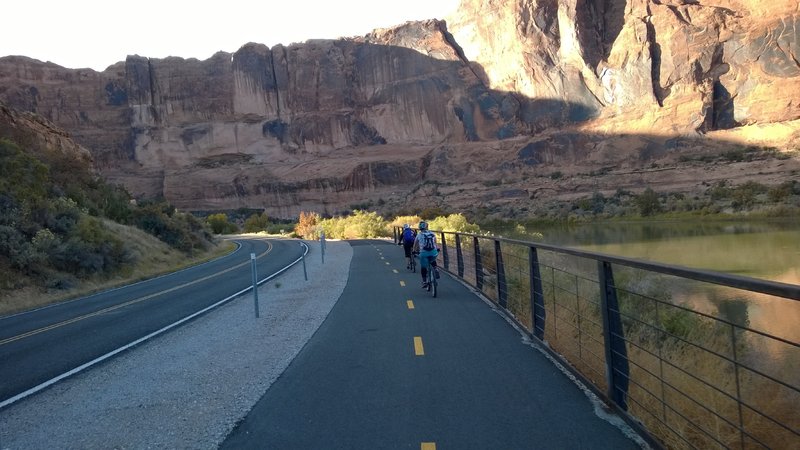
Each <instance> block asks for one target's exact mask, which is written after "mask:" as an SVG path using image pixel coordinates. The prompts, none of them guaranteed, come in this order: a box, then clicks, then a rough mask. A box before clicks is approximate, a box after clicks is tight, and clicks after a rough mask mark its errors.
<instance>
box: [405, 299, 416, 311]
mask: <svg viewBox="0 0 800 450" xmlns="http://www.w3.org/2000/svg"><path fill="white" fill-rule="evenodd" d="M406 306H408V309H414V302H413V301H411V300H406Z"/></svg>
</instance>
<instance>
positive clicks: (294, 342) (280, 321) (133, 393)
mask: <svg viewBox="0 0 800 450" xmlns="http://www.w3.org/2000/svg"><path fill="white" fill-rule="evenodd" d="M306 243H307V244H308V245H309V246H310V247H311V252H310V253H309V255H307V257H306V270H307V272H308V281H305V279H304V275H303V267H302V264H296V265H295V266H293V267H292V268H291V269H289V270H288V271H286V272H284V273H283V274H281V275H280V276H278V277H277V278H275V279H274V280H271V281H270V282H268V283H265V284H263V285H261V286H260V287H259V290H258V297H259V315H260V316H261V317H260V318H259V319H256V318H255V315H254V309H253V295H252V293H250V294H244V295H242V296H240V297H238V298H236V299H234V300H232V301H231V302H229V303H227V304H225V305H223V306H221V307H219V308H217V309H216V310H214V311H210V312H209V313H207V314H205V315H203V316H201V317H198V318H197V319H195V320H193V321H191V322H189V323H188V324H185V325H184V326H181V327H179V328H177V329H175V330H173V331H171V332H168V333H166V334H165V335H162V336H158V337H156V338H154V339H151V340H149V341H147V342H145V343H142V344H141V345H139V346H137V347H135V348H133V349H130V350H128V351H126V352H124V353H122V354H120V355H119V356H117V357H116V358H113V359H112V360H110V361H108V362H105V363H102V364H100V365H98V366H96V367H93V368H91V369H89V370H86V371H84V372H81V373H79V374H77V375H75V376H73V377H70V378H67V379H66V380H63V381H61V382H59V383H57V384H55V385H54V386H52V387H50V388H48V389H46V390H44V391H42V392H40V393H38V394H36V395H33V396H32V397H29V398H26V399H24V400H21V401H20V402H18V403H15V404H13V405H10V406H9V407H7V408H4V409H3V410H0V449H3V450H16V449H39V448H45V447H47V448H82V449H94V448H98V449H99V448H103V449H106V448H197V449H201V448H209V449H213V448H217V447H218V445H219V444H220V443H221V442H222V441H223V440H224V439H225V437H226V436H227V435H228V433H229V432H230V431H231V430H232V429H233V427H234V426H235V425H236V423H237V422H238V421H240V420H241V419H242V418H243V417H244V416H245V415H246V414H247V413H248V412H249V411H250V409H251V408H252V407H253V405H255V403H256V402H257V401H258V400H259V399H260V398H261V397H262V396H263V394H264V393H265V392H266V391H267V389H269V387H270V386H271V385H272V383H273V382H274V381H275V380H276V379H277V378H278V377H279V376H280V375H281V373H283V371H284V370H285V369H286V367H287V366H288V365H289V364H290V363H291V361H292V360H293V359H294V357H295V356H296V355H297V354H298V353H299V352H300V350H301V349H302V348H303V346H304V345H305V344H306V342H308V340H309V339H310V338H311V336H312V335H313V334H314V332H316V330H317V328H319V326H320V325H321V324H322V322H323V321H324V320H325V318H326V317H327V316H328V313H329V312H330V311H331V309H332V308H333V306H334V304H335V303H336V301H337V300H338V299H339V297H340V295H341V293H342V291H343V290H344V287H345V285H346V284H347V279H348V274H349V269H350V261H351V259H352V255H353V250H352V247H350V244H348V243H347V242H343V241H327V242H326V246H325V263H324V265H323V264H322V262H321V258H320V248H319V243H318V242H314V241H306Z"/></svg>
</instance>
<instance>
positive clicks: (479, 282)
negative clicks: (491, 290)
mask: <svg viewBox="0 0 800 450" xmlns="http://www.w3.org/2000/svg"><path fill="white" fill-rule="evenodd" d="M472 244H473V245H474V247H475V287H477V288H478V290H479V291H481V290H483V260H481V245H480V244H479V243H478V236H473V237H472Z"/></svg>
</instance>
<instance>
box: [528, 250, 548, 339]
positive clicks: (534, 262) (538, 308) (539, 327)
mask: <svg viewBox="0 0 800 450" xmlns="http://www.w3.org/2000/svg"><path fill="white" fill-rule="evenodd" d="M528 250H529V251H528V265H529V267H530V286H531V319H532V322H533V335H534V336H535V337H536V338H538V339H539V340H541V341H543V340H544V324H545V317H546V314H547V313H546V311H545V309H544V290H543V289H542V274H541V272H540V271H539V254H538V252H537V251H536V247H528Z"/></svg>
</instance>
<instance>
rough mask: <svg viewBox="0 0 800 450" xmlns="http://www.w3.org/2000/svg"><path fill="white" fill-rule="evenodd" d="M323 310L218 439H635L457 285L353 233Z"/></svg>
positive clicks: (443, 442)
mask: <svg viewBox="0 0 800 450" xmlns="http://www.w3.org/2000/svg"><path fill="white" fill-rule="evenodd" d="M352 245H353V246H354V253H353V260H352V264H351V266H350V274H349V280H348V283H347V286H346V287H345V289H344V292H343V294H342V296H341V297H340V299H339V301H338V302H337V304H336V305H335V306H334V308H333V310H332V311H331V313H330V315H329V316H328V318H327V319H326V320H325V322H323V324H322V326H321V327H320V328H319V329H318V330H317V332H316V333H315V335H314V336H313V337H312V339H311V340H310V341H309V342H308V343H307V344H306V346H305V348H304V349H303V350H302V351H301V352H300V353H299V354H298V356H297V357H296V358H295V359H294V361H293V362H292V363H291V364H290V365H289V367H288V368H287V369H286V371H285V372H284V373H283V374H282V375H281V377H280V378H279V379H278V380H277V381H276V382H275V383H274V384H273V385H272V387H271V388H270V389H269V390H268V391H267V392H266V394H265V395H264V396H263V397H262V398H261V399H260V400H259V402H258V403H257V404H256V406H255V407H254V408H253V409H252V410H251V412H250V413H249V414H248V415H247V417H246V418H245V419H244V420H243V421H242V422H240V424H239V425H238V426H237V427H236V428H235V429H234V430H233V431H232V432H231V434H230V435H229V436H228V438H227V439H226V441H225V442H224V443H223V445H222V446H221V448H230V449H242V448H272V449H297V448H325V449H337V448H348V449H351V448H358V449H362V448H363V449H367V448H369V449H382V448H387V449H398V448H410V449H420V448H421V449H423V450H433V449H436V448H438V449H489V448H492V449H495V448H497V449H521V448H569V449H580V448H614V449H624V448H638V445H637V444H636V443H634V442H633V441H632V440H630V439H628V438H627V437H625V435H624V434H623V433H622V431H621V430H620V429H618V428H616V427H614V426H612V425H611V424H610V423H609V422H607V421H604V420H602V419H601V418H600V417H598V415H597V414H595V409H594V406H593V405H592V403H591V402H590V401H589V399H588V398H587V396H586V395H585V394H584V393H583V392H582V391H581V390H580V389H579V388H578V386H576V385H575V384H573V383H572V382H571V381H570V380H569V379H568V378H567V377H565V376H564V374H563V373H561V372H560V371H559V370H558V369H557V368H556V367H555V366H554V365H553V364H552V363H551V362H550V361H549V360H547V359H546V358H545V357H544V356H543V355H542V354H541V353H540V352H539V351H537V350H535V349H534V348H532V347H531V346H530V345H526V344H525V343H524V342H523V340H522V339H521V335H520V333H519V332H518V331H516V330H515V329H514V328H513V327H511V326H510V325H509V323H508V322H506V321H505V319H504V318H503V317H501V316H500V315H499V314H497V313H496V312H495V311H493V310H492V309H491V308H490V307H489V306H488V305H487V304H486V303H484V302H483V301H482V300H480V299H479V298H477V297H476V296H475V295H474V294H473V293H471V292H470V290H469V289H468V288H467V287H465V286H464V285H462V284H460V283H459V282H457V281H455V280H453V279H451V278H450V277H449V276H447V275H443V276H442V278H441V280H440V281H441V283H440V292H439V298H436V299H434V298H432V297H431V296H430V294H429V293H428V292H426V291H424V290H422V289H421V287H420V284H421V279H420V275H419V273H416V274H412V273H409V272H408V271H406V270H405V262H404V260H403V256H402V250H401V249H400V248H399V247H397V246H395V245H392V244H390V243H386V242H383V241H354V242H352Z"/></svg>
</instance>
